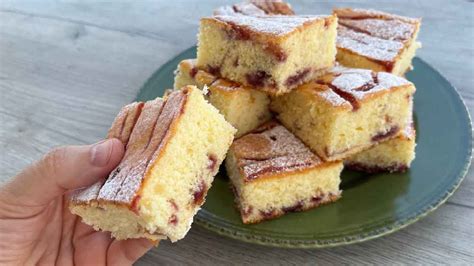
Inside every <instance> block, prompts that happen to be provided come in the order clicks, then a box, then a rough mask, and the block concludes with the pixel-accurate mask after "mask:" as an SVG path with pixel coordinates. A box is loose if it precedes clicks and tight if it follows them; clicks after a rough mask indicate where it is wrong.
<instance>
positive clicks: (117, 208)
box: [70, 86, 235, 242]
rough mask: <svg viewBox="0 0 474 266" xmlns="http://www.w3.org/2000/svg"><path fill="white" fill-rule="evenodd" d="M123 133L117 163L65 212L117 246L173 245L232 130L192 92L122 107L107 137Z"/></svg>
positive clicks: (189, 219)
mask: <svg viewBox="0 0 474 266" xmlns="http://www.w3.org/2000/svg"><path fill="white" fill-rule="evenodd" d="M135 106H137V107H135ZM140 106H141V112H140V114H139V115H138V117H137V116H136V114H137V113H138V112H135V111H134V110H136V109H137V108H140ZM134 114H135V115H134ZM129 117H131V118H130V119H129ZM129 128H131V129H132V130H131V133H130V135H129V138H128V142H127V143H125V144H126V150H125V155H124V157H123V159H122V161H121V162H120V164H119V165H118V166H117V168H116V169H115V170H114V171H112V173H111V174H110V175H109V177H108V178H107V179H106V180H103V181H101V182H98V183H96V184H94V185H92V186H91V187H89V188H86V189H83V190H79V191H77V192H76V193H75V194H74V195H73V196H72V198H71V202H70V210H71V212H72V213H74V214H77V215H79V216H80V217H81V218H82V221H83V222H84V223H86V224H89V225H91V226H93V227H94V228H95V229H96V230H102V231H109V232H111V234H112V236H113V237H115V238H116V239H128V238H142V237H144V238H149V239H153V240H155V239H160V238H166V237H168V238H169V239H170V240H171V241H173V242H174V241H177V240H179V239H181V238H183V237H184V236H185V234H186V233H187V231H188V230H189V229H190V226H191V223H192V221H193V217H194V215H195V214H196V212H197V211H198V210H199V208H200V206H201V205H202V204H203V202H204V199H205V197H206V194H207V191H208V189H209V188H210V186H211V182H212V180H213V177H214V175H215V174H216V173H217V170H218V168H219V165H220V164H221V162H222V161H223V160H224V157H225V155H226V153H227V150H228V148H229V146H230V145H231V143H232V140H233V136H234V133H235V129H234V128H233V127H232V126H231V125H230V124H228V123H227V122H226V121H225V119H224V117H223V116H222V115H221V114H219V112H218V111H217V110H216V109H215V108H214V107H213V106H212V105H210V104H209V103H207V101H205V100H204V97H203V95H202V92H201V91H200V90H198V89H197V88H196V87H193V86H188V87H185V88H183V89H182V90H179V91H174V92H172V93H171V94H169V96H168V97H166V98H165V99H161V98H157V99H156V100H153V101H149V102H146V103H145V104H141V103H137V104H135V105H132V106H127V107H125V108H124V109H123V110H122V112H121V113H120V114H119V116H118V117H117V119H116V120H115V122H114V124H113V125H112V128H111V130H110V132H109V137H116V136H124V133H123V132H124V131H126V132H129V130H128V129H129ZM126 129H127V130H126ZM125 135H126V134H125ZM126 139H127V138H121V140H122V141H124V142H125V140H126Z"/></svg>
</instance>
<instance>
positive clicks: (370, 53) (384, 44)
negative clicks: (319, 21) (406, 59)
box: [336, 25, 404, 62]
mask: <svg viewBox="0 0 474 266" xmlns="http://www.w3.org/2000/svg"><path fill="white" fill-rule="evenodd" d="M336 43H337V47H338V48H344V49H347V50H350V51H352V52H354V53H357V54H360V55H363V56H366V57H369V58H373V59H375V60H380V61H388V62H390V61H393V60H394V59H395V57H396V56H397V55H398V53H399V52H400V51H401V49H403V47H404V46H403V43H401V42H399V41H392V40H384V39H380V38H377V37H372V36H370V35H368V34H365V33H361V32H356V31H353V30H351V29H349V28H347V27H345V26H342V25H339V26H338V28H337V39H336Z"/></svg>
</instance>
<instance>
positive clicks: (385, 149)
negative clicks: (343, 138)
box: [344, 124, 416, 173]
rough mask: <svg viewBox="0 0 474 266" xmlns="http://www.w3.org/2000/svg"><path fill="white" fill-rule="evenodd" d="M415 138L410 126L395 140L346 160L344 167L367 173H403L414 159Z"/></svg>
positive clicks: (413, 130)
mask: <svg viewBox="0 0 474 266" xmlns="http://www.w3.org/2000/svg"><path fill="white" fill-rule="evenodd" d="M415 136H416V132H415V129H414V127H413V124H411V125H409V126H407V127H406V128H405V129H404V130H402V131H401V132H400V134H398V136H396V137H395V138H393V139H390V140H387V141H385V142H382V143H380V144H378V145H375V146H374V147H372V148H369V149H368V150H365V151H362V152H360V153H357V154H355V155H352V156H350V157H348V158H346V159H345V160H344V165H345V166H346V167H347V168H349V169H352V170H355V171H362V172H367V173H379V172H390V173H394V172H405V171H406V170H408V168H410V165H411V162H412V161H413V159H415V146H416V143H415Z"/></svg>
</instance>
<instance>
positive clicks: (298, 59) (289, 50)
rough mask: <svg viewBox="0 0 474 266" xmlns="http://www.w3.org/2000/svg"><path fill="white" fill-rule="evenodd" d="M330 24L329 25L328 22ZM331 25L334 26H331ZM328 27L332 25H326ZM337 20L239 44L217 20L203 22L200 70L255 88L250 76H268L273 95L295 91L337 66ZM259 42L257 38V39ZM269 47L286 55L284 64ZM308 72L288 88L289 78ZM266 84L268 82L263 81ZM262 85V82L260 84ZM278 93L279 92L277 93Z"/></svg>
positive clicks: (321, 20) (199, 46) (209, 19)
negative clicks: (212, 71) (275, 47)
mask: <svg viewBox="0 0 474 266" xmlns="http://www.w3.org/2000/svg"><path fill="white" fill-rule="evenodd" d="M325 21H328V22H325ZM329 21H330V22H329ZM326 23H328V24H329V25H326ZM336 26H337V19H336V18H335V17H331V19H330V20H329V19H328V20H325V19H320V20H318V21H316V22H314V23H311V24H310V25H305V27H304V28H302V29H298V30H294V31H293V32H291V33H289V34H287V36H285V37H274V38H272V37H268V40H262V39H265V38H264V37H260V38H258V41H257V40H254V39H253V37H252V35H253V34H255V35H257V34H258V32H256V33H254V32H251V33H250V36H251V37H250V39H249V40H243V41H241V40H235V39H232V38H229V36H228V33H227V31H228V26H227V25H226V24H225V23H223V22H221V21H218V20H216V19H212V18H203V19H201V26H200V33H199V45H198V56H197V66H198V67H199V68H202V69H206V68H208V67H209V66H211V67H213V68H218V69H219V71H220V74H221V75H222V76H223V77H225V78H228V79H230V80H232V81H236V82H240V83H242V84H246V85H257V86H258V85H259V84H251V83H252V82H249V80H248V78H247V77H248V75H256V73H265V74H264V75H265V76H267V77H268V78H269V80H268V81H269V83H271V84H266V85H264V86H267V87H268V86H273V87H274V88H273V89H269V91H270V92H272V93H276V94H280V93H283V92H286V91H288V90H289V89H290V88H291V87H294V86H296V85H298V84H301V83H303V82H304V81H308V80H310V79H313V78H315V77H316V75H317V74H319V73H320V71H321V69H324V68H328V67H331V66H333V64H334V60H335V54H336V48H335V45H334V43H335V40H336ZM256 39H257V37H256ZM269 46H277V47H279V49H281V51H282V52H283V53H284V54H285V55H286V59H285V60H284V61H281V60H279V59H278V58H276V57H275V56H274V55H272V54H271V53H269V52H268V49H269ZM304 71H307V74H306V75H305V76H304V78H302V79H301V80H298V81H296V82H295V84H290V85H288V84H287V80H288V78H289V77H291V76H294V75H298V73H301V72H304ZM262 82H264V81H262ZM257 83H258V82H257ZM275 89H276V91H275Z"/></svg>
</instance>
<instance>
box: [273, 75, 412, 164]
mask: <svg viewBox="0 0 474 266" xmlns="http://www.w3.org/2000/svg"><path fill="white" fill-rule="evenodd" d="M325 90H328V88H325V85H320V84H316V83H313V84H307V85H304V86H301V87H299V88H297V89H296V90H293V91H292V92H290V93H288V94H286V95H283V96H279V97H276V98H275V99H274V100H273V102H272V104H271V108H272V110H274V111H275V112H277V114H278V115H277V117H278V119H279V120H280V121H281V122H282V124H283V125H285V126H286V127H287V128H288V129H290V131H292V132H293V133H294V134H295V135H296V136H298V137H299V138H300V139H301V140H303V142H305V143H306V145H308V146H309V147H310V148H311V149H312V150H313V151H314V152H316V153H317V154H318V155H319V156H320V157H322V158H324V159H326V160H340V159H343V158H345V157H347V156H349V155H351V154H355V153H357V152H359V151H362V150H364V149H366V148H368V147H371V146H372V145H373V144H374V141H373V138H374V137H375V136H376V135H377V134H385V133H387V132H389V131H390V130H396V131H397V132H398V131H399V130H401V129H403V128H405V127H406V125H407V121H408V117H410V116H411V95H412V94H413V93H414V90H415V88H414V87H413V85H404V86H400V87H396V88H392V89H390V90H388V91H383V92H379V93H375V94H372V95H370V96H369V95H367V96H366V97H365V98H363V99H362V100H360V102H359V105H360V107H359V108H358V109H357V110H355V109H353V108H350V107H349V105H347V104H346V105H334V103H333V102H331V101H328V99H327V98H325V97H322V96H321V91H323V92H324V91H325ZM397 128H398V129H397ZM397 132H394V133H397Z"/></svg>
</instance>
